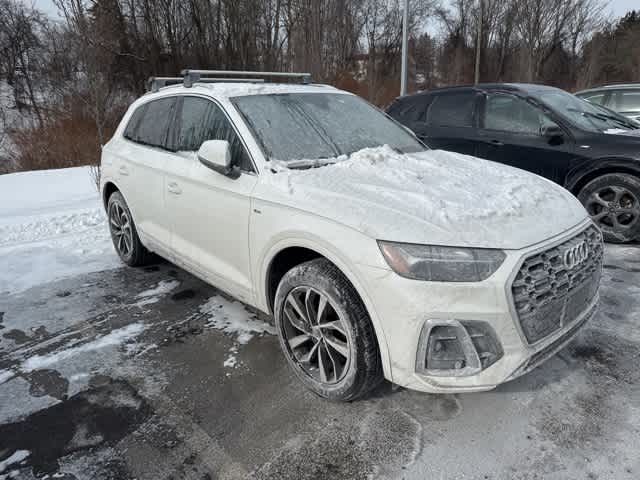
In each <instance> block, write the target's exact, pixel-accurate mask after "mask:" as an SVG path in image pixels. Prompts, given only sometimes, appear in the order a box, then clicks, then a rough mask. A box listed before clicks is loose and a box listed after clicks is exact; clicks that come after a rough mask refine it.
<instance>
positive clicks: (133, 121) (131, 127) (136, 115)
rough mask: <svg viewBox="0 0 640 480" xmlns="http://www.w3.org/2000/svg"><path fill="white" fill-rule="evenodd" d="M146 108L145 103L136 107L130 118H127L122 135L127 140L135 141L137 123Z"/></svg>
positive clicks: (138, 123)
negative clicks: (127, 121)
mask: <svg viewBox="0 0 640 480" xmlns="http://www.w3.org/2000/svg"><path fill="white" fill-rule="evenodd" d="M146 109H147V106H146V105H142V106H141V107H138V108H137V109H136V111H135V112H133V115H131V118H130V119H129V123H128V124H127V128H125V130H124V137H125V138H128V139H129V140H133V141H136V132H137V130H138V125H140V120H141V119H142V117H143V116H144V112H145V110H146Z"/></svg>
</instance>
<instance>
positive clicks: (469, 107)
mask: <svg viewBox="0 0 640 480" xmlns="http://www.w3.org/2000/svg"><path fill="white" fill-rule="evenodd" d="M475 99H476V94H475V93H474V92H461V93H448V94H444V95H438V96H437V97H435V98H434V99H433V102H431V105H430V106H429V110H428V111H427V124H428V125H430V126H434V127H472V126H473V109H474V106H475Z"/></svg>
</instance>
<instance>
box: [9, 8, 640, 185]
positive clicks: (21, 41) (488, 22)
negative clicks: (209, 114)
mask: <svg viewBox="0 0 640 480" xmlns="http://www.w3.org/2000/svg"><path fill="white" fill-rule="evenodd" d="M53 1H54V3H55V5H56V7H57V9H58V11H59V17H60V18H58V19H52V18H50V17H47V16H46V15H44V14H43V13H42V12H40V11H38V10H37V9H36V8H34V7H32V6H29V5H27V4H26V3H25V2H23V1H22V0H0V102H1V103H0V108H1V110H0V173H2V172H3V171H4V172H6V171H11V170H15V169H32V168H51V167H64V166H71V165H83V164H95V163H96V162H97V160H98V159H99V154H100V145H102V144H104V143H105V142H106V140H107V139H108V138H109V136H110V135H111V133H112V131H113V129H114V128H115V126H116V125H117V122H118V121H119V119H120V117H121V115H122V113H123V111H124V110H125V109H126V106H127V105H128V103H129V102H130V101H131V100H132V99H133V98H135V97H136V96H138V95H140V94H141V93H143V92H144V91H145V89H146V82H147V79H148V78H149V77H150V76H154V75H155V76H174V75H176V74H178V73H179V71H180V70H181V69H183V68H215V69H230V70H235V69H238V70H240V69H243V70H264V71H304V72H310V73H311V74H312V76H313V78H314V81H319V82H325V83H332V84H335V85H337V86H338V87H341V88H345V89H347V90H350V91H353V92H355V93H358V94H359V95H361V96H363V97H365V98H366V99H368V100H370V101H371V102H373V103H375V104H377V105H379V106H384V105H386V104H388V103H389V102H390V101H391V100H392V99H393V98H394V97H395V96H397V95H398V93H399V84H400V79H399V75H400V45H401V37H402V1H401V0H53ZM604 6H605V2H604V0H410V2H409V13H410V15H409V23H408V27H409V36H410V41H409V54H410V56H409V89H410V91H416V90H419V89H428V88H434V87H437V86H443V85H451V84H464V83H472V82H473V81H474V80H475V79H478V80H480V81H527V82H543V83H547V84H551V85H556V86H559V87H562V88H565V89H569V90H573V89H576V88H580V87H585V86H589V85H592V84H595V83H603V82H617V81H631V80H636V81H638V80H640V51H639V50H638V49H639V48H640V11H638V12H630V13H629V14H628V15H626V16H625V17H624V18H622V19H620V20H618V21H609V20H607V19H606V18H605V16H604ZM477 57H479V62H477V65H478V68H476V59H477Z"/></svg>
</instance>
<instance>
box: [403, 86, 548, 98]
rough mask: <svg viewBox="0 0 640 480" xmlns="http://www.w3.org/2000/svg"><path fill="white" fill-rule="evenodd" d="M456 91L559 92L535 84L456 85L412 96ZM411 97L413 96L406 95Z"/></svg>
mask: <svg viewBox="0 0 640 480" xmlns="http://www.w3.org/2000/svg"><path fill="white" fill-rule="evenodd" d="M458 90H503V91H504V90H510V91H514V92H522V93H534V92H535V93H537V92H541V91H551V90H559V89H558V88H557V87H552V86H549V85H542V84H537V83H478V84H475V85H456V86H451V87H440V88H434V89H431V90H425V91H423V92H419V93H416V94H414V95H429V94H431V93H436V92H438V93H442V92H449V91H451V92H455V91H458ZM408 96H413V95H408Z"/></svg>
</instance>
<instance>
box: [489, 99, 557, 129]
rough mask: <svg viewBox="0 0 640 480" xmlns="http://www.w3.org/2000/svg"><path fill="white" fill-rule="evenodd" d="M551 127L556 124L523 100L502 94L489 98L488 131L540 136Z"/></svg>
mask: <svg viewBox="0 0 640 480" xmlns="http://www.w3.org/2000/svg"><path fill="white" fill-rule="evenodd" d="M550 125H556V123H555V122H554V121H553V120H551V119H550V118H549V117H547V116H546V115H545V114H544V113H543V112H542V110H540V109H539V108H537V107H535V106H534V105H531V104H530V103H529V102H527V101H526V100H523V99H522V98H518V97H515V96H513V95H505V94H502V93H496V94H493V93H492V94H489V95H488V96H487V103H486V107H485V118H484V127H485V128H486V129H488V130H501V131H503V132H513V133H524V134H529V135H538V134H540V131H541V130H542V127H547V126H550Z"/></svg>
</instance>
